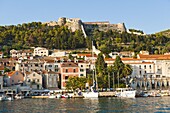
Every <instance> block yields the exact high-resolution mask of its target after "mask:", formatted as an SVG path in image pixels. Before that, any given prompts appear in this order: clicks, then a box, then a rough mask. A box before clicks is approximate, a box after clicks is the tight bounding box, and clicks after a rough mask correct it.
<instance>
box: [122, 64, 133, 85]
mask: <svg viewBox="0 0 170 113" xmlns="http://www.w3.org/2000/svg"><path fill="white" fill-rule="evenodd" d="M132 72H133V69H132V67H131V65H129V64H125V65H124V68H123V71H122V74H123V77H125V79H126V85H127V77H128V75H131V74H132Z"/></svg>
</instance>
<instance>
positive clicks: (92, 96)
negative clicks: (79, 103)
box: [83, 91, 99, 98]
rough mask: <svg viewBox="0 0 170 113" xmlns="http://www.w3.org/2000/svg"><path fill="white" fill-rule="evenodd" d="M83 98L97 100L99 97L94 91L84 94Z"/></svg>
mask: <svg viewBox="0 0 170 113" xmlns="http://www.w3.org/2000/svg"><path fill="white" fill-rule="evenodd" d="M83 96H84V97H85V98H98V97H99V93H98V92H94V91H90V92H84V93H83Z"/></svg>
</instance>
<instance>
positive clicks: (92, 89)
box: [83, 42, 99, 98]
mask: <svg viewBox="0 0 170 113" xmlns="http://www.w3.org/2000/svg"><path fill="white" fill-rule="evenodd" d="M92 46H93V42H92ZM92 48H93V47H92ZM92 57H93V59H92V60H94V55H93V51H92ZM93 70H94V69H93ZM94 71H95V70H94ZM94 74H95V75H94ZM96 86H97V77H96V72H95V73H93V86H91V87H90V91H87V92H84V93H83V96H84V97H85V98H98V97H99V92H98V91H96Z"/></svg>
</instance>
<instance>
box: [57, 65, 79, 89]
mask: <svg viewBox="0 0 170 113" xmlns="http://www.w3.org/2000/svg"><path fill="white" fill-rule="evenodd" d="M79 69H80V68H79V66H78V64H77V63H73V62H63V63H61V71H60V73H61V89H65V88H66V83H67V81H68V79H69V77H74V76H76V77H79Z"/></svg>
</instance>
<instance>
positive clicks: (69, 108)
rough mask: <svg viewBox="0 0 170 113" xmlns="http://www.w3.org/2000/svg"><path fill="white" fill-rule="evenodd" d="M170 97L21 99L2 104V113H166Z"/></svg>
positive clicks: (0, 107)
mask: <svg viewBox="0 0 170 113" xmlns="http://www.w3.org/2000/svg"><path fill="white" fill-rule="evenodd" d="M169 100H170V97H147V98H143V97H140V98H134V99H130V98H116V97H102V98H94V99H85V98H70V99H68V98H60V99H57V98H56V99H21V100H13V101H2V102H0V113H83V112H84V113H95V112H97V113H106V112H110V113H112V112H122V113H143V112H145V113H164V112H170V101H169Z"/></svg>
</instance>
